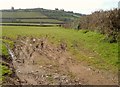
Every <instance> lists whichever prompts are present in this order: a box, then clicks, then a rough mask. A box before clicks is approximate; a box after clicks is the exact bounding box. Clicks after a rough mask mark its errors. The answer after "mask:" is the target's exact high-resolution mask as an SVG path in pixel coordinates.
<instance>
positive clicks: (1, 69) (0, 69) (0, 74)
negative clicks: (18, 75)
mask: <svg viewBox="0 0 120 87" xmlns="http://www.w3.org/2000/svg"><path fill="white" fill-rule="evenodd" d="M11 74H12V71H11V70H10V69H9V68H8V67H7V66H4V65H0V82H1V81H4V79H5V76H6V75H11Z"/></svg>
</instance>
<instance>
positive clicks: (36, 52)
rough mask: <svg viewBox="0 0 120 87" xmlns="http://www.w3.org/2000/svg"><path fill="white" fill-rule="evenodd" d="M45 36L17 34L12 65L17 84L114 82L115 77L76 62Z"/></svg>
mask: <svg viewBox="0 0 120 87" xmlns="http://www.w3.org/2000/svg"><path fill="white" fill-rule="evenodd" d="M66 47H67V45H66V44H65V43H62V42H61V43H60V44H59V45H58V46H55V45H53V44H52V43H50V42H49V41H47V38H32V37H19V38H18V39H17V40H16V41H15V48H14V50H13V52H14V56H15V57H14V59H13V66H14V68H15V73H16V75H17V77H18V78H19V82H20V84H21V85H67V84H69V85H70V84H72V85H74V84H76V85H116V84H117V78H116V77H113V76H105V75H103V74H102V73H100V72H99V71H96V70H93V69H92V68H90V67H89V66H86V65H84V64H82V63H79V62H77V61H76V60H75V58H74V57H73V56H72V55H71V54H70V53H69V52H68V51H66Z"/></svg>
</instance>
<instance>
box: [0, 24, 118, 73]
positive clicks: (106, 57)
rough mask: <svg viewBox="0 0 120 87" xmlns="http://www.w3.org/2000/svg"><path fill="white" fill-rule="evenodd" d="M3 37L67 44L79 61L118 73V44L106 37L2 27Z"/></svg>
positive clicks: (73, 32)
mask: <svg viewBox="0 0 120 87" xmlns="http://www.w3.org/2000/svg"><path fill="white" fill-rule="evenodd" d="M2 29H3V32H2V36H7V37H10V38H13V39H16V38H17V36H18V35H21V36H33V37H38V38H39V37H43V36H46V35H47V36H48V39H49V41H51V42H54V44H59V42H60V41H64V42H66V43H67V50H68V51H70V52H71V53H72V54H73V55H74V56H75V57H76V58H77V59H78V60H79V61H84V62H87V63H88V64H90V65H92V66H93V67H96V68H99V69H103V70H110V71H116V70H117V66H118V63H119V62H118V44H117V43H112V44H111V43H108V42H104V41H103V39H104V37H105V36H104V35H102V34H99V33H96V32H91V31H86V30H80V31H77V30H72V29H64V28H61V27H30V26H2Z"/></svg>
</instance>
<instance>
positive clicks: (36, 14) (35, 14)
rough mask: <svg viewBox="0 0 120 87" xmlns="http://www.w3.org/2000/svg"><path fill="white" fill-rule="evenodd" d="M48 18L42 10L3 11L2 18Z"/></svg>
mask: <svg viewBox="0 0 120 87" xmlns="http://www.w3.org/2000/svg"><path fill="white" fill-rule="evenodd" d="M33 17H36V18H39V17H40V18H47V16H45V15H43V14H41V13H40V12H22V11H19V12H2V18H33Z"/></svg>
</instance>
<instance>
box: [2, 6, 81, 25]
mask: <svg viewBox="0 0 120 87" xmlns="http://www.w3.org/2000/svg"><path fill="white" fill-rule="evenodd" d="M80 16H81V14H78V13H73V12H70V11H68V12H67V11H64V10H58V9H57V10H47V9H43V8H35V9H11V10H2V21H3V22H5V23H11V22H12V23H16V22H17V23H52V24H61V23H64V22H67V21H72V20H74V19H76V18H78V17H80Z"/></svg>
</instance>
